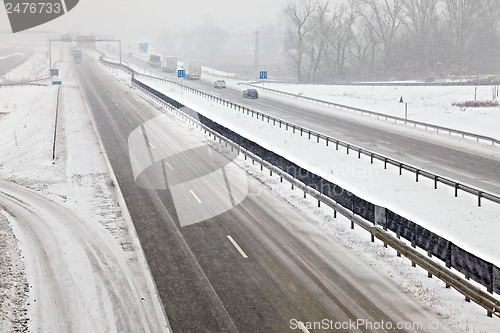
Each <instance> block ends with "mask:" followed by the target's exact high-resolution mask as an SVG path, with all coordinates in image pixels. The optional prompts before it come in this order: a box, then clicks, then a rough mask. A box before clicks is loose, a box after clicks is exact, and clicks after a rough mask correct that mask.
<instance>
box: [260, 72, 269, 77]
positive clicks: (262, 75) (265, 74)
mask: <svg viewBox="0 0 500 333" xmlns="http://www.w3.org/2000/svg"><path fill="white" fill-rule="evenodd" d="M260 78H261V79H267V71H260Z"/></svg>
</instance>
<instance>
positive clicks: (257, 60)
mask: <svg viewBox="0 0 500 333" xmlns="http://www.w3.org/2000/svg"><path fill="white" fill-rule="evenodd" d="M253 66H254V71H255V73H257V72H258V71H259V32H258V31H256V32H255V57H254V61H253Z"/></svg>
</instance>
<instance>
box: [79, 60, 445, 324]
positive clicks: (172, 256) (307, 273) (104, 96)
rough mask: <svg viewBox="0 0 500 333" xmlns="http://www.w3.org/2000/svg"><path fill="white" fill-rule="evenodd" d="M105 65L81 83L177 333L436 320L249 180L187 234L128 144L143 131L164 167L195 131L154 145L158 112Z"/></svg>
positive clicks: (195, 198)
mask: <svg viewBox="0 0 500 333" xmlns="http://www.w3.org/2000/svg"><path fill="white" fill-rule="evenodd" d="M99 66H102V65H100V64H99V63H98V62H97V61H96V60H93V61H88V62H86V63H84V64H82V65H81V66H76V67H75V68H76V72H77V73H78V77H79V84H80V86H81V89H82V92H83V94H84V96H85V97H86V100H87V104H88V107H89V109H90V110H91V112H92V114H93V117H94V119H95V122H96V125H97V128H98V130H99V133H100V136H101V138H102V141H103V144H104V147H105V148H106V153H107V156H108V158H109V160H110V163H111V165H112V167H113V170H114V172H115V174H116V178H117V179H118V183H119V185H120V188H121V190H122V193H123V195H124V198H125V201H126V203H127V206H128V209H129V211H130V215H131V217H132V220H133V221H134V225H135V228H136V230H137V233H138V236H139V239H140V241H141V244H142V247H143V249H144V252H145V254H146V257H147V259H148V262H149V265H150V267H151V271H152V274H153V277H154V279H155V282H156V285H157V288H158V290H159V293H160V297H161V299H162V301H163V305H164V307H165V310H166V313H167V316H168V319H169V322H170V325H171V326H172V329H173V331H174V332H188V331H200V330H202V331H234V332H236V331H240V332H247V331H249V332H250V331H251V332H253V331H256V330H259V331H271V332H284V331H288V330H290V329H291V320H293V319H297V320H302V321H316V322H318V321H321V320H322V319H325V318H329V319H331V320H333V321H334V322H339V323H341V322H349V321H356V320H357V319H360V318H370V320H372V321H374V322H382V321H384V322H387V321H389V322H392V323H394V326H396V324H397V323H400V322H406V323H409V322H425V323H427V324H428V323H431V322H434V321H436V320H437V321H439V320H440V319H439V318H438V317H437V316H436V314H434V313H433V311H431V310H429V309H428V308H426V307H425V306H423V305H422V304H419V302H418V301H416V300H414V299H412V298H411V297H408V295H407V294H406V293H405V292H403V291H402V290H401V289H400V288H399V287H397V286H396V285H394V284H393V283H392V282H390V281H389V280H387V278H386V277H384V276H383V275H382V274H380V273H378V272H376V271H375V270H373V269H372V268H370V267H369V266H366V264H364V263H363V262H362V261H360V259H358V258H356V257H355V256H353V255H352V254H350V253H349V252H347V251H346V250H345V249H344V248H343V247H342V246H339V245H337V244H336V241H335V240H334V239H333V238H331V236H328V235H325V234H324V232H322V231H321V230H320V229H318V226H317V225H315V223H313V221H312V220H311V219H310V218H308V217H307V216H306V215H304V214H303V213H301V212H300V211H298V210H297V209H295V208H294V207H292V206H290V205H289V204H287V203H286V202H285V201H283V200H282V199H280V198H279V197H277V196H276V195H274V194H272V193H271V192H270V191H269V190H268V189H266V188H265V187H263V186H262V185H261V184H260V183H259V182H257V181H255V180H254V179H252V178H248V179H247V183H248V184H247V186H248V196H247V197H246V199H245V200H244V201H243V202H242V203H241V204H239V205H237V206H236V207H234V208H232V209H230V210H228V211H226V212H225V213H222V214H220V215H217V216H215V217H212V218H208V219H206V220H204V221H201V222H199V223H195V224H191V225H187V226H183V225H182V223H181V221H180V219H179V214H178V212H177V210H178V209H190V207H189V206H182V205H181V206H179V205H178V204H177V203H176V202H175V198H174V196H175V195H174V194H173V193H172V192H173V190H172V187H169V188H168V189H157V187H155V186H151V187H150V188H149V189H148V188H147V187H145V186H144V184H145V183H147V182H150V183H151V184H153V182H155V181H158V180H161V181H163V182H165V181H166V182H167V184H168V179H166V178H164V176H163V175H161V174H160V175H158V174H156V175H150V176H148V178H147V179H146V180H143V181H142V186H139V185H138V184H137V183H136V182H135V181H134V175H133V170H132V166H131V161H130V156H131V155H129V142H130V139H129V136H130V134H131V133H133V132H134V131H135V132H134V133H137V131H138V130H137V129H138V128H139V129H140V132H139V133H141V135H143V136H144V138H146V139H145V146H144V147H146V150H147V152H146V155H144V156H146V158H148V155H149V157H153V158H152V162H153V160H156V161H158V160H161V161H163V160H162V159H161V158H154V155H159V156H162V152H161V151H159V150H162V149H163V150H171V149H170V148H168V146H169V145H170V146H176V145H182V143H183V142H185V141H190V140H192V138H191V137H190V135H189V132H190V131H193V129H186V132H185V134H184V136H185V137H182V136H181V134H179V133H180V132H179V131H178V129H177V127H178V126H179V125H178V124H176V122H175V121H174V120H172V119H170V120H165V121H164V126H165V127H163V130H164V131H165V132H175V133H177V134H178V135H179V138H178V140H179V142H178V143H176V142H163V145H165V147H163V148H162V147H161V146H160V143H159V142H160V141H158V142H156V143H154V142H153V141H154V140H151V141H150V140H149V138H153V137H154V136H157V137H159V138H161V134H155V133H153V131H152V130H151V126H147V125H144V124H145V123H147V122H148V121H150V120H151V119H155V118H156V117H158V116H159V115H161V113H160V112H159V111H158V110H157V108H156V107H153V106H151V105H150V104H149V103H147V102H145V101H143V100H141V99H140V98H137V97H135V96H133V94H135V92H134V91H128V90H124V87H123V86H120V84H118V83H117V80H115V79H114V78H113V77H112V76H110V75H109V74H108V75H107V74H105V73H102V69H100V68H99ZM169 123H170V124H169ZM165 135H167V134H165ZM172 137H173V136H172V135H170V136H169V135H167V136H165V137H164V138H165V139H166V138H169V140H173V139H172ZM156 140H158V139H156ZM200 144H202V142H200V143H198V145H200ZM169 154H170V152H164V154H163V155H169ZM213 154H217V152H215V151H214V152H213ZM183 158H185V160H184V161H183V162H184V163H185V165H186V166H187V165H193V164H195V165H199V164H203V163H206V161H204V160H201V159H199V158H197V154H190V155H186V156H184V157H183ZM163 162H164V163H161V165H162V166H161V167H159V168H157V170H158V172H160V173H161V172H165V171H163V170H166V169H167V168H171V169H172V171H173V170H175V169H177V167H176V166H175V165H172V163H170V162H169V160H168V159H167V160H165V161H163ZM165 162H167V163H165ZM181 162H182V161H181ZM187 169H188V168H187ZM184 171H185V170H184ZM183 177H184V178H190V177H186V176H185V175H184V176H183ZM196 177H197V176H192V177H191V178H196ZM160 183H161V182H160ZM203 185H204V186H203ZM210 185H211V184H210V183H208V186H207V184H203V182H198V183H197V184H195V187H191V188H185V189H184V190H185V192H186V193H188V192H189V193H190V194H187V195H186V197H191V202H192V205H193V207H195V206H196V205H197V204H202V202H203V201H204V200H205V199H204V198H208V197H210V196H213V194H212V192H213V191H214V190H215V188H216V186H210ZM212 185H213V184H212ZM167 187H168V186H167ZM222 188H223V187H222ZM181 190H182V189H181ZM222 190H223V191H225V189H224V188H223V189H222ZM214 204H216V203H215V202H214ZM193 209H194V210H196V208H193ZM442 328H443V326H441V329H442ZM362 330H363V331H371V330H370V329H362ZM374 331H378V332H379V331H380V329H377V330H374ZM397 331H405V330H404V329H401V330H397ZM408 331H412V330H411V329H410V330H408Z"/></svg>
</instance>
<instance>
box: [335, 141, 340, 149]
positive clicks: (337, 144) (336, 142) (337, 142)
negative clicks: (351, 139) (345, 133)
mask: <svg viewBox="0 0 500 333" xmlns="http://www.w3.org/2000/svg"><path fill="white" fill-rule="evenodd" d="M335 150H339V141H338V140H336V141H335Z"/></svg>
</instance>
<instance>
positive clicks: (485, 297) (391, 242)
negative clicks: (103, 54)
mask: <svg viewBox="0 0 500 333" xmlns="http://www.w3.org/2000/svg"><path fill="white" fill-rule="evenodd" d="M101 60H102V58H101ZM108 64H110V65H118V66H120V67H122V68H123V69H125V70H127V71H129V72H130V73H131V74H132V75H134V73H135V72H134V71H133V70H131V69H130V68H128V67H126V66H123V65H121V64H113V63H110V62H109V63H108ZM132 85H133V86H135V87H137V88H138V89H139V90H140V91H142V92H144V93H145V94H146V95H148V96H149V97H150V98H151V99H153V100H154V101H156V102H157V103H160V104H161V105H162V106H164V107H165V108H167V109H168V110H170V111H171V112H176V113H177V115H179V116H182V117H183V118H185V119H189V120H190V121H192V122H193V123H195V124H196V125H197V126H200V128H203V129H204V130H205V132H208V133H209V136H210V135H213V137H214V140H217V139H219V141H222V140H224V141H225V143H226V145H231V147H232V149H237V150H238V153H240V152H241V153H243V154H245V156H248V157H250V158H251V159H252V160H253V161H257V163H259V164H260V165H261V170H262V169H263V167H264V166H265V167H266V168H267V169H268V170H269V171H270V174H271V176H272V173H273V172H274V173H276V174H278V175H280V179H281V181H283V179H285V180H287V181H288V182H290V183H291V186H292V189H293V188H294V186H295V187H297V188H299V189H301V190H303V191H304V196H305V195H306V193H307V194H309V195H311V196H312V197H314V198H315V199H317V200H318V206H320V203H324V204H326V205H327V206H329V207H331V208H333V210H334V218H335V217H336V214H337V212H339V213H340V214H341V215H343V216H345V217H346V218H347V219H349V220H350V221H351V228H354V224H357V225H358V226H360V227H362V228H363V229H365V230H367V231H369V232H370V233H371V240H372V242H374V241H375V238H377V239H379V240H381V241H382V242H384V246H391V247H392V248H394V249H395V250H396V251H397V254H398V256H399V255H401V254H403V255H404V256H405V257H407V258H408V259H410V260H411V261H412V265H413V266H416V265H419V266H420V267H422V268H423V269H425V270H427V271H428V277H429V278H430V277H432V275H435V276H436V277H437V278H439V279H441V280H442V281H444V282H445V283H446V287H453V288H454V289H456V290H457V291H458V292H460V293H461V294H463V295H464V296H465V300H466V301H471V300H472V301H473V302H475V303H477V304H478V305H480V306H482V307H483V308H485V309H486V310H487V315H488V316H489V317H492V316H493V314H494V315H495V316H497V317H500V300H498V299H496V298H495V297H493V296H492V295H490V294H488V293H486V292H484V291H482V290H481V289H479V288H477V287H476V286H474V285H473V284H471V283H470V282H468V281H467V280H464V279H462V278H460V277H459V276H458V275H456V274H454V273H453V272H451V271H450V270H449V269H447V268H446V267H444V266H442V265H440V264H439V263H436V262H435V261H433V260H432V259H431V258H430V256H429V257H426V256H424V255H422V254H421V253H419V252H418V251H417V250H416V249H414V248H412V247H410V246H408V245H407V244H405V243H404V242H402V241H401V240H399V239H397V238H395V237H394V236H392V235H391V234H390V233H389V232H387V231H384V230H383V229H381V228H380V227H379V226H376V225H374V224H372V223H370V222H369V221H366V220H364V219H363V218H361V217H360V216H357V215H355V214H354V213H353V212H352V211H350V210H348V209H346V208H344V207H343V206H341V205H340V204H338V203H336V202H335V201H334V200H332V199H331V198H329V197H327V196H325V195H323V194H322V193H321V192H319V191H317V190H316V189H313V188H311V187H308V186H306V185H305V184H304V183H302V182H300V181H299V180H297V179H295V178H293V177H292V176H291V175H289V174H288V173H286V172H284V171H283V170H282V169H280V168H277V167H275V166H274V165H272V164H270V163H268V162H267V161H265V160H263V159H261V158H260V157H259V156H257V155H255V154H253V153H252V152H250V151H248V150H245V149H244V148H242V147H241V146H239V145H237V144H236V143H234V142H233V141H231V140H230V139H228V138H226V137H224V136H222V135H221V134H219V133H218V132H216V131H214V130H212V129H211V128H209V127H208V126H206V125H204V124H202V123H201V122H199V121H198V120H197V119H194V118H192V117H190V116H189V115H187V114H186V113H184V112H182V111H180V110H178V109H177V108H175V107H174V106H172V105H170V104H168V103H167V102H166V101H164V100H162V99H161V98H159V97H158V96H155V95H154V94H152V93H150V92H149V91H147V90H145V89H144V88H142V87H140V86H138V85H136V84H135V83H134V80H132ZM262 119H264V118H262ZM268 119H269V118H268Z"/></svg>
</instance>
